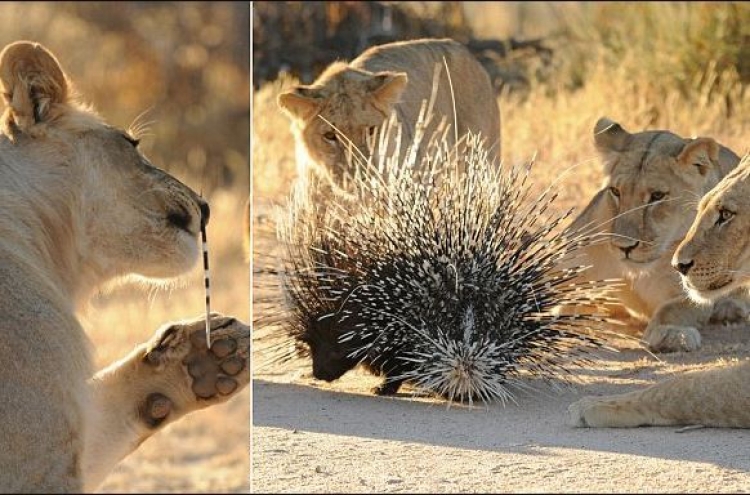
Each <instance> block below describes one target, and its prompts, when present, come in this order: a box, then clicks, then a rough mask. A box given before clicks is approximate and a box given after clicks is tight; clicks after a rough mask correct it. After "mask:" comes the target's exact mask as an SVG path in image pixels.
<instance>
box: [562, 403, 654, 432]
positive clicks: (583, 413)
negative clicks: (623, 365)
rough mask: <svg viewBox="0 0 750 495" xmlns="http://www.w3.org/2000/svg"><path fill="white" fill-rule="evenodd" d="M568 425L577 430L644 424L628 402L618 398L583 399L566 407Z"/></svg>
mask: <svg viewBox="0 0 750 495" xmlns="http://www.w3.org/2000/svg"><path fill="white" fill-rule="evenodd" d="M568 424H569V425H570V426H573V427H577V428H606V427H609V428H614V427H619V428H622V427H633V426H639V425H642V424H644V422H643V421H642V418H641V417H640V415H638V414H636V411H635V410H633V408H631V407H630V402H629V401H628V400H627V399H623V398H621V397H619V396H612V397H584V398H583V399H580V400H578V401H576V402H574V403H573V404H571V405H570V406H568Z"/></svg>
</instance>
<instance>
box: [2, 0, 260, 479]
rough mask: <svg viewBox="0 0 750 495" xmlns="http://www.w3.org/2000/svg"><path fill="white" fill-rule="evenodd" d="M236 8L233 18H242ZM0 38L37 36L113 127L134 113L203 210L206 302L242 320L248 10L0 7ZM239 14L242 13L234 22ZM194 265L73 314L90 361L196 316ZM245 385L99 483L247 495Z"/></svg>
mask: <svg viewBox="0 0 750 495" xmlns="http://www.w3.org/2000/svg"><path fill="white" fill-rule="evenodd" d="M243 15H244V18H243ZM0 19H2V20H3V31H2V33H0V46H5V44H7V43H10V42H12V41H15V40H18V39H29V40H34V41H39V42H41V43H43V44H44V45H45V46H47V47H48V48H49V49H50V50H51V51H52V52H53V53H55V55H56V56H57V57H58V59H59V60H60V62H61V64H62V65H63V67H64V68H65V69H66V70H67V72H68V74H69V76H70V77H71V79H72V80H73V82H74V83H75V84H76V86H77V88H78V90H79V92H80V93H81V95H82V96H83V99H84V101H86V102H89V103H92V104H93V106H94V107H95V108H97V109H98V110H99V111H100V113H101V114H102V115H103V116H104V117H105V118H106V119H107V121H108V122H110V123H111V124H113V125H116V126H118V127H120V128H127V127H128V126H129V125H131V123H132V121H133V119H135V118H136V117H137V116H138V115H139V114H141V113H142V112H144V111H146V110H147V113H146V115H145V118H144V119H143V120H144V121H153V122H151V124H150V126H149V132H148V134H147V135H145V136H144V137H143V140H142V144H141V148H142V149H143V151H144V153H145V154H146V156H148V157H149V158H150V159H151V160H152V161H153V162H154V164H155V165H157V166H159V167H161V168H164V169H166V170H167V171H169V172H170V173H172V174H173V175H175V176H176V177H177V178H179V179H180V180H181V181H183V182H184V183H185V184H187V185H188V186H190V187H192V188H193V189H194V190H196V191H202V193H203V196H204V198H205V199H206V200H207V201H208V202H209V204H210V205H211V221H210V223H209V225H208V242H209V250H210V262H211V273H212V280H211V285H212V309H213V310H215V311H219V312H222V313H224V314H231V315H233V316H236V317H238V318H239V319H240V320H242V321H246V322H247V321H249V319H250V316H249V310H250V307H249V306H250V305H249V301H250V294H249V272H248V266H247V264H246V263H245V261H244V259H243V258H244V256H243V251H242V236H241V231H242V229H241V225H242V220H241V219H242V215H243V212H244V202H245V201H246V199H247V197H248V183H249V165H248V160H247V149H248V144H247V141H248V136H249V90H248V88H249V67H248V65H249V40H248V28H249V7H248V5H247V4H242V3H238V2H236V3H230V2H216V3H209V2H196V3H187V2H183V3H180V2H118V3H106V4H105V3H94V2H92V3H84V2H76V3H51V2H50V3H47V2H34V3H21V2H7V3H2V4H0ZM243 19H244V20H243ZM203 301H204V295H203V272H202V269H201V267H200V266H196V267H195V269H194V270H193V271H191V272H190V273H189V274H187V275H185V277H183V279H181V280H180V281H179V282H178V283H177V284H176V285H175V287H174V288H173V289H172V290H154V289H144V288H133V287H118V288H114V289H111V290H109V291H108V292H106V293H102V294H99V295H97V296H96V297H95V298H94V299H93V300H92V301H91V304H90V307H89V308H88V310H87V311H86V314H85V315H83V324H84V327H85V329H86V330H87V333H88V335H89V337H90V339H91V341H92V343H93V347H94V352H95V359H96V365H97V367H102V366H104V365H105V364H107V363H109V362H111V361H113V360H115V359H118V358H120V357H122V356H124V355H125V354H127V353H128V352H130V351H131V350H132V349H133V347H135V346H136V344H138V343H140V342H143V341H145V340H147V339H149V338H150V337H151V336H152V335H153V333H154V331H155V330H156V329H157V328H158V327H159V326H161V325H162V324H163V323H166V322H168V321H174V320H180V319H183V318H188V317H192V316H195V315H200V314H202V312H203V311H204V302H203ZM249 417H250V390H249V387H248V388H247V389H246V390H244V391H243V392H241V393H240V394H238V395H237V396H236V397H234V398H233V399H232V400H230V401H229V402H227V403H226V404H223V405H221V406H217V407H214V408H211V409H208V410H203V411H199V412H196V413H193V414H191V415H189V416H187V417H186V418H185V419H183V420H181V421H179V422H177V423H175V424H173V425H170V426H168V427H166V428H165V429H164V431H161V432H159V433H157V434H156V435H155V436H154V437H152V438H151V439H149V440H147V441H146V442H145V443H144V444H143V445H142V446H141V447H140V448H139V449H138V450H137V451H136V452H135V453H134V454H132V455H131V456H129V457H127V458H126V459H125V460H124V461H123V462H122V463H121V464H120V465H119V466H118V467H117V468H116V469H115V471H114V472H113V473H111V475H110V476H109V477H108V478H107V479H106V480H105V482H104V484H103V485H102V486H101V487H100V491H102V492H183V493H184V492H213V493H217V492H247V491H248V489H249V472H250V462H249V438H250V431H249V430H250V425H249Z"/></svg>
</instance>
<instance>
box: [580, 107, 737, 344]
mask: <svg viewBox="0 0 750 495" xmlns="http://www.w3.org/2000/svg"><path fill="white" fill-rule="evenodd" d="M594 140H595V143H596V148H597V151H598V152H599V153H600V154H601V156H602V159H603V162H604V175H605V179H604V184H603V186H602V188H601V189H600V190H599V192H597V193H596V195H595V196H594V198H593V199H592V200H591V202H590V203H589V204H588V205H587V206H586V208H585V209H584V210H583V211H582V212H581V214H580V215H579V216H578V217H577V218H576V219H575V220H574V221H573V222H572V223H571V225H570V227H569V229H570V230H571V231H574V232H575V231H598V232H600V233H601V236H602V237H601V239H603V240H604V242H598V243H595V244H593V245H591V246H588V247H586V248H585V249H584V250H583V251H582V254H583V262H584V263H586V264H591V265H592V268H591V269H590V270H587V272H586V277H587V278H590V279H591V280H598V279H607V278H622V279H624V280H625V281H626V282H627V286H626V287H625V288H622V289H619V290H618V292H617V297H618V298H619V300H620V302H621V303H622V305H623V306H624V307H625V308H626V309H627V311H628V312H629V313H630V315H632V316H634V317H636V318H637V319H639V320H641V321H644V322H648V324H647V326H646V329H645V331H644V334H643V341H645V343H646V344H647V345H648V346H649V348H651V349H652V350H654V351H661V352H671V351H680V350H682V351H690V350H694V349H697V348H698V347H699V346H700V343H701V335H700V333H699V331H698V328H700V327H701V326H703V325H704V324H705V323H706V322H707V321H708V319H709V318H713V319H719V320H722V321H732V320H736V319H740V318H743V317H745V315H746V313H747V307H746V302H745V301H743V300H742V299H741V298H739V297H733V298H730V299H727V300H724V301H722V303H721V304H719V305H717V307H716V308H712V307H711V306H710V305H696V304H694V303H692V302H691V301H689V300H688V298H687V297H686V296H685V294H684V292H683V290H682V286H681V284H680V278H679V275H678V273H677V272H675V271H674V270H672V269H671V267H670V266H669V263H670V259H671V257H672V253H673V252H674V249H675V247H676V246H677V243H679V242H680V240H681V239H682V238H683V236H684V235H685V233H686V232H687V230H688V228H689V226H690V223H691V222H692V221H693V218H694V216H695V205H696V203H697V199H698V198H700V197H701V196H702V195H703V194H705V193H706V192H707V191H708V190H709V189H711V188H712V187H713V186H714V185H716V184H717V183H718V182H719V181H720V180H721V179H722V177H724V176H725V175H726V174H727V173H728V172H729V171H731V170H732V169H733V168H734V167H735V166H736V165H737V163H738V162H739V157H738V156H737V155H735V154H734V153H733V152H732V151H731V150H729V149H728V148H726V147H724V146H721V145H719V144H718V143H716V141H714V140H713V139H711V138H707V137H701V138H697V139H685V138H682V137H680V136H678V135H676V134H673V133H671V132H669V131H643V132H637V133H632V134H631V133H630V132H628V131H626V130H625V129H623V128H622V126H620V125H619V124H617V123H616V122H613V121H611V120H609V119H607V118H601V119H599V121H598V122H597V123H596V125H595V127H594ZM581 261H582V260H581V259H578V260H576V262H581Z"/></svg>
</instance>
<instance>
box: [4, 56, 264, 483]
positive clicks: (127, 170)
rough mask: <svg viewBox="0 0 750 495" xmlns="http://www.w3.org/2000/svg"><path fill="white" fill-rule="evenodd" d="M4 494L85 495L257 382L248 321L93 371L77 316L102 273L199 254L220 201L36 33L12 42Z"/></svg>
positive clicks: (177, 337)
mask: <svg viewBox="0 0 750 495" xmlns="http://www.w3.org/2000/svg"><path fill="white" fill-rule="evenodd" d="M0 88H1V89H2V95H3V98H4V101H5V104H6V108H5V111H4V113H3V114H2V117H0V129H1V131H0V290H2V297H0V361H2V363H3V364H2V366H0V383H1V384H2V385H0V391H2V392H1V393H0V438H1V439H2V441H3V444H4V448H2V449H0V491H3V492H30V491H34V492H50V491H55V492H58V491H65V492H80V491H82V490H84V489H86V490H91V489H93V488H95V487H96V486H97V485H98V484H99V483H100V482H101V481H102V480H103V478H104V477H105V476H106V474H107V473H108V472H109V471H110V470H111V469H112V467H114V465H115V464H116V463H117V462H118V461H119V460H120V459H122V458H123V457H124V456H126V455H127V454H128V453H130V452H131V451H133V450H134V449H135V448H136V447H137V446H138V445H140V444H141V442H143V441H144V440H145V439H146V438H148V437H149V436H151V435H152V434H153V433H154V432H156V431H158V430H159V429H160V428H161V427H163V426H165V425H166V424H169V423H171V422H173V421H174V420H176V419H178V418H180V417H182V416H183V415H185V414H186V413H189V412H191V411H195V410H197V409H201V408H204V407H206V406H210V405H212V404H217V403H219V402H223V401H225V400H226V399H227V398H229V397H231V396H233V395H234V393H235V392H236V391H239V390H241V389H242V388H243V387H244V386H245V385H246V384H247V383H248V382H249V373H248V372H247V366H246V359H247V357H248V354H249V337H250V329H249V327H248V326H246V325H244V324H242V323H240V322H238V321H237V320H235V319H234V318H229V317H224V316H221V315H219V314H214V315H213V316H212V319H211V320H212V321H211V326H212V328H213V330H214V335H213V347H212V348H211V350H210V351H209V350H207V348H206V343H205V336H204V331H203V329H204V327H205V320H203V319H198V320H194V321H185V322H179V323H173V324H168V325H165V326H164V327H163V328H161V329H160V330H159V331H157V333H156V335H155V336H154V337H153V338H152V339H151V341H150V342H148V343H145V344H141V345H139V346H137V347H136V349H135V350H134V351H133V352H132V353H130V354H129V355H128V356H126V357H125V358H124V359H122V360H120V361H118V362H116V363H113V364H112V365H111V366H109V367H107V368H106V369H104V370H102V371H100V372H98V373H96V374H93V373H92V369H91V368H92V360H91V358H90V356H89V349H88V341H87V338H86V336H85V334H84V332H83V329H82V327H81V325H80V324H79V321H78V320H77V318H76V316H75V313H74V312H75V311H76V309H77V308H78V307H80V306H81V305H82V304H83V303H84V302H85V301H86V300H87V299H88V298H89V296H90V295H91V294H92V293H93V292H94V291H95V290H96V289H97V288H98V287H100V286H101V285H102V284H103V283H104V282H106V281H108V280H112V279H113V278H116V277H121V276H124V275H128V274H138V275H141V276H143V277H148V278H151V279H155V280H156V279H164V278H169V277H174V276H176V275H178V274H180V273H183V272H184V271H186V270H187V269H188V268H190V267H191V266H193V265H194V264H195V262H196V261H197V260H198V258H199V248H198V236H199V233H200V228H201V222H207V221H208V216H209V208H208V205H207V204H206V203H205V202H204V201H203V200H202V199H201V198H200V197H199V196H198V195H197V194H196V193H194V192H193V191H192V190H191V189H189V188H188V187H187V186H185V185H184V184H182V183H180V182H179V181H178V180H177V179H175V178H173V177H171V176H170V175H168V174H167V173H165V172H163V171H162V170H160V169H158V168H156V167H154V166H153V165H152V164H151V163H149V161H148V160H147V159H146V158H145V157H144V156H143V155H142V154H141V153H140V152H139V151H138V149H137V145H138V143H137V141H136V140H135V139H134V138H133V137H132V136H130V135H128V134H127V133H126V132H124V131H122V130H119V129H117V128H115V127H112V126H110V125H108V124H106V123H105V122H104V121H103V120H102V119H101V118H100V117H99V116H98V115H96V114H95V113H94V112H93V111H92V110H91V109H89V108H87V107H85V106H83V105H81V104H79V103H78V102H77V101H76V99H75V98H74V97H73V94H74V92H73V88H72V86H71V83H70V82H69V80H68V77H67V76H66V75H65V73H64V72H63V70H62V68H61V67H60V65H59V63H58V61H57V59H56V58H55V57H54V55H52V54H51V53H50V52H49V51H48V50H47V49H45V48H44V47H42V46H41V45H39V44H37V43H32V42H25V41H24V42H16V43H13V44H10V45H8V46H6V47H5V48H4V49H3V51H2V53H0Z"/></svg>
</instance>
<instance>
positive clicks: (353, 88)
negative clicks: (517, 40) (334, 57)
mask: <svg viewBox="0 0 750 495" xmlns="http://www.w3.org/2000/svg"><path fill="white" fill-rule="evenodd" d="M444 64H445V66H446V67H447V77H446V76H445V75H443V74H445V70H444V69H445V68H444ZM436 69H437V70H439V71H441V78H440V79H439V82H438V84H437V85H436V88H435V89H436V92H437V94H436V95H435V100H434V106H433V107H432V114H433V116H438V118H432V119H431V120H430V122H429V124H428V125H427V126H426V127H425V134H424V135H426V136H432V135H434V134H435V132H436V130H437V129H438V128H439V127H438V126H439V124H440V117H443V118H446V119H447V122H448V123H450V124H455V125H454V127H453V128H452V129H449V130H448V131H449V132H448V138H449V141H450V143H451V144H454V141H453V138H454V136H461V138H459V139H460V140H461V139H467V138H465V136H467V135H468V134H469V132H471V135H474V136H477V138H478V139H482V140H483V144H484V146H485V147H486V148H487V149H488V150H489V151H490V152H491V153H492V155H491V157H493V158H494V157H499V156H500V142H499V140H500V111H499V109H498V105H497V102H496V100H495V93H494V90H493V88H492V84H491V82H490V78H489V76H488V75H487V72H486V71H485V70H484V68H483V67H482V65H481V64H480V63H479V62H478V61H477V60H476V59H475V58H474V56H473V55H472V54H471V53H470V52H469V50H468V49H467V48H466V47H465V46H463V45H462V44H460V43H458V42H456V41H454V40H451V39H420V40H411V41H400V42H395V43H388V44H385V45H380V46H375V47H372V48H369V49H368V50H365V51H364V52H363V53H362V54H361V55H359V56H358V57H357V58H355V59H354V60H352V61H351V62H350V63H345V62H341V61H338V62H334V63H333V64H331V65H330V66H328V68H326V69H325V71H324V72H323V73H322V74H321V75H320V76H319V77H318V78H317V79H316V80H315V82H314V83H313V84H311V85H309V86H296V87H294V88H292V89H290V90H288V91H285V92H283V93H281V94H279V96H278V105H279V106H280V107H281V109H282V110H283V111H284V113H285V114H286V115H287V116H288V117H289V118H290V120H291V129H292V132H293V134H294V137H295V144H296V149H297V167H298V175H299V176H301V177H304V176H305V175H306V174H307V172H308V171H312V172H313V173H314V174H315V175H316V176H317V177H320V178H324V179H326V180H327V183H329V184H333V185H341V184H342V183H343V181H344V177H346V176H347V175H348V174H351V173H352V170H351V168H352V166H351V165H352V163H354V162H356V160H352V159H351V154H350V153H351V152H352V150H358V151H359V152H361V153H363V154H364V156H367V154H366V152H367V151H369V150H371V149H372V148H371V145H373V144H374V143H375V142H376V141H377V136H378V134H379V132H380V128H381V126H383V125H384V122H386V121H387V120H388V119H389V116H390V115H391V112H393V113H394V114H395V118H396V121H397V122H398V124H399V126H400V127H401V143H404V144H402V146H401V149H402V151H404V150H405V148H406V147H407V146H406V143H412V142H413V139H414V136H415V131H416V124H417V122H418V120H419V115H420V109H421V107H422V105H423V102H424V101H427V100H430V98H431V95H432V92H433V81H434V80H435V78H434V73H435V71H436ZM392 132H395V131H392ZM395 141H396V140H395V139H389V142H391V143H393V142H395Z"/></svg>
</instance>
